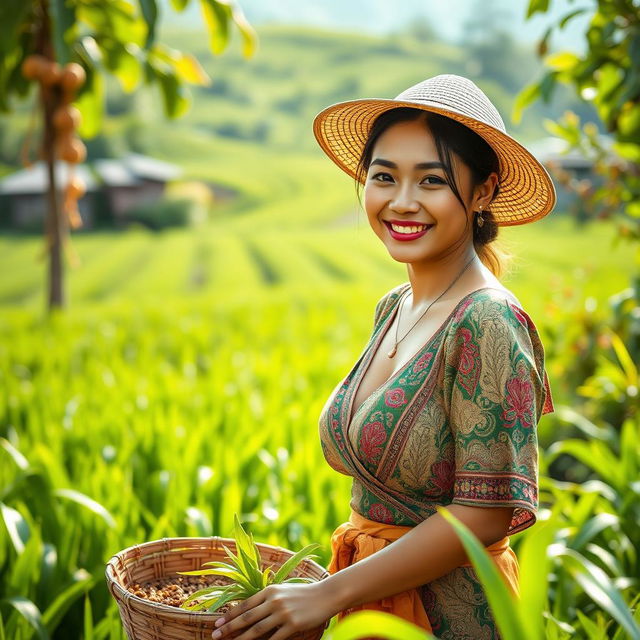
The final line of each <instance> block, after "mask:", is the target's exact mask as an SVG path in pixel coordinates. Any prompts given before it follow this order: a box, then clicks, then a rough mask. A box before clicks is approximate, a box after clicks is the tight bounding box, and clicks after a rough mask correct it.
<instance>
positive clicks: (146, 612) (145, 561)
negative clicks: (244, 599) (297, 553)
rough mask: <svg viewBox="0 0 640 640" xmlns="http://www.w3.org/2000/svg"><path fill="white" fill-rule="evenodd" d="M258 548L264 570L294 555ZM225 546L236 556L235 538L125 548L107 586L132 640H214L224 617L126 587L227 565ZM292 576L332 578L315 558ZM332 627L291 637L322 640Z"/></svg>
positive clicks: (264, 546) (110, 570)
mask: <svg viewBox="0 0 640 640" xmlns="http://www.w3.org/2000/svg"><path fill="white" fill-rule="evenodd" d="M255 544H256V546H257V547H258V551H259V553H260V559H261V561H262V565H263V566H262V568H263V569H264V568H265V567H266V566H269V565H271V566H273V569H274V571H277V569H278V568H279V567H280V566H281V565H282V564H284V563H285V562H286V561H287V560H288V559H289V558H290V557H291V556H292V555H294V552H293V551H290V550H289V549H284V548H282V547H275V546H273V545H270V544H265V543H261V542H256V543H255ZM223 545H224V546H226V547H227V548H229V549H230V550H231V551H233V552H234V553H236V552H237V547H236V542H235V540H234V539H232V538H221V537H219V536H211V537H206V538H163V539H162V540H153V541H151V542H145V543H144V544H138V545H134V546H132V547H129V548H127V549H124V550H123V551H120V552H119V553H117V554H116V555H114V556H113V557H112V558H111V559H110V560H109V562H108V563H107V566H106V571H105V575H106V580H107V586H108V587H109V591H110V592H111V595H112V596H113V597H114V598H115V600H116V603H117V604H118V609H119V610H120V619H121V620H122V624H123V626H124V629H125V631H126V633H127V635H128V637H129V639H130V640H211V632H212V631H213V630H214V629H215V628H216V627H215V626H214V623H215V621H216V620H217V619H218V618H220V617H222V615H223V614H222V613H221V612H220V611H218V612H213V613H208V612H206V613H205V612H196V611H188V610H186V609H180V608H178V607H173V606H171V605H165V604H160V603H157V602H152V601H150V600H146V599H144V598H140V597H138V596H136V595H134V594H133V593H131V592H130V591H128V589H127V587H129V586H130V585H131V584H133V583H135V582H139V583H142V582H147V581H152V580H158V579H162V578H167V577H173V576H176V575H177V572H178V571H197V570H199V569H202V568H205V569H206V568H207V567H203V566H202V565H203V564H204V563H205V562H210V561H215V560H222V561H226V560H227V559H228V558H227V555H226V552H225V550H224V548H223ZM291 575H293V576H299V577H307V578H311V579H313V580H323V579H325V578H328V577H329V572H328V571H327V570H326V569H324V568H323V567H322V566H320V565H319V564H318V563H316V562H314V561H313V560H312V559H311V558H305V559H304V560H303V561H302V562H301V563H300V564H299V565H298V566H297V567H296V568H295V569H294V570H293V572H292V574H291ZM328 625H329V621H328V620H327V621H326V622H325V623H324V624H323V625H322V626H319V627H316V628H315V629H310V630H308V631H302V632H299V633H296V634H294V635H292V636H290V640H319V638H321V636H322V634H323V633H324V631H325V629H326V628H327V627H328ZM243 631H244V630H243ZM274 633H275V631H270V632H269V633H268V634H267V635H264V636H261V638H259V639H258V640H268V638H269V637H270V636H272V635H273V634H274Z"/></svg>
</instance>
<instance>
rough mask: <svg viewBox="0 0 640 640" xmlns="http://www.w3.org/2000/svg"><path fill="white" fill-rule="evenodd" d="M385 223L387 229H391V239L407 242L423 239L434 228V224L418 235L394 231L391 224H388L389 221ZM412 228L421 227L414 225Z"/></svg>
mask: <svg viewBox="0 0 640 640" xmlns="http://www.w3.org/2000/svg"><path fill="white" fill-rule="evenodd" d="M383 222H384V223H385V225H386V226H387V229H389V233H390V234H391V237H392V238H393V239H394V240H405V241H407V240H415V239H416V238H420V237H422V236H423V235H424V234H425V233H427V231H429V229H431V227H432V226H433V225H432V224H430V225H428V226H427V227H426V228H425V229H423V230H422V231H418V232H417V233H399V232H398V231H394V230H393V229H392V228H391V224H390V223H389V222H387V220H383ZM412 226H415V227H417V226H420V225H417V224H416V225H412Z"/></svg>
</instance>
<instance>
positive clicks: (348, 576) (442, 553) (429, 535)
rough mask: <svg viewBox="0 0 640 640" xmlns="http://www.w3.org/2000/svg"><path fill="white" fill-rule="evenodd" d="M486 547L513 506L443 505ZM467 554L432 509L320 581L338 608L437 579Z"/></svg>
mask: <svg viewBox="0 0 640 640" xmlns="http://www.w3.org/2000/svg"><path fill="white" fill-rule="evenodd" d="M445 508H446V509H448V510H449V511H450V512H451V513H453V515H454V516H456V518H458V519H459V520H461V521H462V522H463V523H464V524H465V525H467V527H469V529H471V531H472V532H473V533H474V534H475V535H476V537H477V538H479V539H480V541H481V542H482V543H483V544H484V546H485V547H486V546H489V545H491V544H493V543H494V542H497V541H498V540H500V539H502V538H504V536H505V535H506V534H507V530H508V527H509V523H510V522H511V515H512V513H513V507H472V506H467V505H460V504H449V505H447V506H446V507H445ZM468 561H469V558H468V556H467V554H466V552H465V550H464V547H463V546H462V543H461V542H460V540H459V538H458V536H457V534H456V533H455V531H454V529H453V527H452V526H451V525H450V524H449V523H448V522H447V521H446V520H445V519H444V518H443V517H442V516H441V515H440V514H439V513H434V514H433V515H432V516H429V517H428V518H427V519H426V520H424V521H423V522H421V523H420V524H418V525H416V526H415V527H414V528H413V529H412V530H411V531H408V532H407V533H405V534H404V535H403V536H402V537H400V538H398V539H397V540H395V541H394V542H393V543H391V544H389V545H387V546H386V547H384V548H383V549H381V550H380V551H377V552H376V553H374V554H373V555H371V556H368V557H366V558H363V559H362V560H358V561H357V562H355V563H354V564H352V565H351V566H349V567H346V568H344V569H341V570H340V571H338V572H337V573H335V574H333V575H331V576H330V577H329V578H325V579H324V580H321V581H320V582H319V583H318V585H322V588H323V589H324V590H325V592H326V594H327V597H328V598H329V599H331V600H332V601H333V607H334V608H335V612H334V615H335V614H336V613H338V612H339V611H342V610H344V609H348V608H350V607H355V606H358V605H360V604H364V603H366V602H372V601H375V600H379V599H381V598H385V597H387V596H391V595H394V594H396V593H401V592H402V591H406V590H408V589H412V588H414V587H417V586H419V585H422V584H425V583H427V582H431V581H432V580H435V579H436V578H439V577H441V576H443V575H445V574H447V573H449V572H450V571H452V570H453V569H455V568H456V567H458V566H460V565H461V564H462V563H464V562H468Z"/></svg>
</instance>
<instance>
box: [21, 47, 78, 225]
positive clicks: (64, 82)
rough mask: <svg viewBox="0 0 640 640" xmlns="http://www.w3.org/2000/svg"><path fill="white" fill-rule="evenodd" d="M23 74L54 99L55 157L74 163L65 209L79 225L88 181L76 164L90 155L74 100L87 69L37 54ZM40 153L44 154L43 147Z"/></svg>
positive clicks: (23, 68) (28, 60) (27, 59)
mask: <svg viewBox="0 0 640 640" xmlns="http://www.w3.org/2000/svg"><path fill="white" fill-rule="evenodd" d="M22 74H23V75H24V77H25V78H27V79H28V80H35V81H37V82H39V83H40V85H41V90H42V95H43V99H44V100H51V101H52V103H51V104H52V105H53V115H52V118H51V121H52V125H53V132H54V141H53V142H54V149H55V152H54V159H58V158H59V159H60V160H63V161H65V162H67V163H69V165H70V171H69V177H68V181H67V185H66V187H65V189H64V204H63V209H64V212H65V213H66V215H67V218H68V220H69V224H70V225H71V227H72V228H74V229H75V228H77V227H80V226H82V218H81V217H80V213H79V211H78V200H79V199H80V198H82V196H83V195H84V194H85V191H86V185H85V184H84V182H83V181H82V179H81V178H80V177H78V176H77V175H75V172H74V167H75V165H77V164H79V163H81V162H84V160H85V159H86V157H87V148H86V147H85V145H84V143H83V142H82V140H80V138H79V137H78V135H77V133H76V132H77V130H78V127H79V126H80V111H79V110H78V109H77V107H75V106H73V104H72V103H73V101H74V100H75V98H76V94H77V92H78V90H79V89H80V87H81V86H82V85H83V84H84V82H85V80H86V74H85V71H84V69H83V68H82V66H81V65H79V64H78V63H76V62H70V63H69V64H66V65H64V66H61V65H59V64H58V63H57V62H55V61H53V60H49V59H48V58H46V57H45V56H42V55H38V54H33V55H30V56H28V57H27V58H25V60H24V62H23V64H22ZM43 144H44V141H43ZM40 155H41V157H42V155H43V151H41V154H40Z"/></svg>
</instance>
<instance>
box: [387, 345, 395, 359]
mask: <svg viewBox="0 0 640 640" xmlns="http://www.w3.org/2000/svg"><path fill="white" fill-rule="evenodd" d="M396 350H397V345H396V346H395V347H393V349H391V351H389V353H387V357H388V358H393V356H395V355H396Z"/></svg>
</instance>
